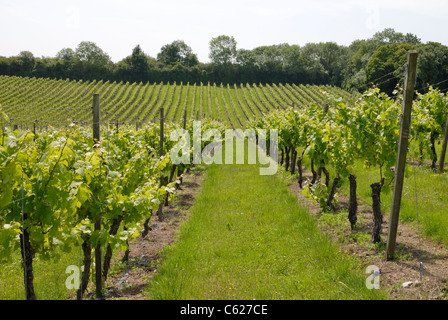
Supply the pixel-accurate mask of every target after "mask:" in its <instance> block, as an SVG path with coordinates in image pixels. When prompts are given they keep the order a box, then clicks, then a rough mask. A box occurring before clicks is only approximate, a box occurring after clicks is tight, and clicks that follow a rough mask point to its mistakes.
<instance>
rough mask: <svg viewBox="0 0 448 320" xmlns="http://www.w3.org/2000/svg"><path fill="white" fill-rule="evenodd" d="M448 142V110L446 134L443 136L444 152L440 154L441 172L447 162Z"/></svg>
mask: <svg viewBox="0 0 448 320" xmlns="http://www.w3.org/2000/svg"><path fill="white" fill-rule="evenodd" d="M447 144H448V111H447V117H446V124H445V135H444V136H443V144H442V153H441V154H440V162H439V173H442V172H443V164H444V162H445V154H446V146H447Z"/></svg>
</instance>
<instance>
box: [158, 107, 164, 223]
mask: <svg viewBox="0 0 448 320" xmlns="http://www.w3.org/2000/svg"><path fill="white" fill-rule="evenodd" d="M159 156H160V157H162V156H163V108H160V147H159ZM163 180H164V179H163V175H162V176H161V177H160V186H163V182H164V181H163ZM162 211H163V202H162V203H161V204H159V209H158V210H157V215H158V216H159V221H162V219H163V212H162Z"/></svg>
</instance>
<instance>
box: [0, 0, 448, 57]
mask: <svg viewBox="0 0 448 320" xmlns="http://www.w3.org/2000/svg"><path fill="white" fill-rule="evenodd" d="M385 28H393V29H395V31H397V32H402V33H412V34H415V35H417V36H418V37H419V38H421V40H422V42H424V43H426V42H429V41H435V42H440V43H442V44H444V45H447V46H448V32H447V30H448V1H446V0H425V1H422V0H396V1H395V0H313V1H302V0H270V1H267V0H225V1H224V0H221V1H215V0H161V1H159V0H157V1H156V0H146V1H145V0H108V1H106V0H89V1H87V0H78V1H66V0H39V1H30V0H0V30H1V32H0V56H6V57H9V56H15V55H18V54H19V53H20V52H21V51H25V50H26V51H31V52H32V53H33V54H34V56H35V57H42V56H48V57H54V56H56V54H57V53H58V51H59V50H61V49H63V48H72V49H73V50H75V49H76V47H77V45H78V44H79V43H80V42H81V41H92V42H94V43H96V44H97V45H98V46H99V47H100V48H101V49H102V50H103V51H104V52H106V53H107V54H108V55H109V56H110V57H111V59H112V61H113V62H118V61H120V60H121V59H123V58H125V57H126V56H129V55H130V54H131V53H132V49H133V48H134V47H135V46H137V45H140V47H141V48H142V50H143V51H144V52H145V53H146V54H148V55H150V56H151V57H156V56H157V54H158V53H159V52H160V49H161V48H162V47H163V46H164V45H166V44H169V43H171V42H173V41H175V40H183V41H184V42H185V43H186V44H187V45H189V46H190V47H191V48H192V50H193V52H194V53H195V54H196V55H197V56H198V59H199V61H200V62H204V63H206V62H209V58H208V55H209V42H210V40H211V39H213V38H214V37H217V36H219V35H228V36H233V37H234V38H235V40H236V42H237V49H248V50H251V49H253V48H256V47H258V46H263V45H274V44H281V43H288V44H290V45H293V44H295V45H299V46H303V45H305V44H306V43H310V42H314V43H318V42H327V41H333V42H336V43H338V44H340V45H346V46H348V45H350V43H352V42H353V41H354V40H358V39H368V38H370V37H372V35H373V34H375V33H376V32H379V31H382V30H384V29H385Z"/></svg>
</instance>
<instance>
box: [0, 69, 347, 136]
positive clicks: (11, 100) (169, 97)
mask: <svg viewBox="0 0 448 320" xmlns="http://www.w3.org/2000/svg"><path fill="white" fill-rule="evenodd" d="M324 92H328V93H330V94H332V95H334V96H338V97H343V98H344V99H345V100H347V101H352V100H353V99H354V98H355V96H354V95H352V94H350V93H348V92H347V91H344V90H343V89H340V88H337V87H333V86H314V85H299V86H297V85H294V84H293V85H289V84H246V85H240V86H238V85H233V86H231V85H222V84H215V83H213V84H211V83H207V84H203V83H199V84H197V83H194V84H191V83H175V82H174V83H169V82H168V83H149V82H148V83H129V82H127V83H123V82H118V83H117V82H112V83H111V82H108V81H105V82H103V81H70V80H52V79H47V78H45V79H44V78H28V77H10V76H0V105H2V106H3V109H4V111H5V112H6V114H7V115H8V116H9V117H10V118H11V119H12V122H14V123H11V124H12V125H14V124H17V125H19V126H23V127H24V128H26V127H32V125H33V122H35V121H37V125H38V126H39V125H51V126H53V127H61V126H64V125H66V124H68V123H69V121H76V122H84V123H86V124H87V123H91V122H92V111H91V106H92V95H93V94H94V93H99V94H100V104H101V121H110V122H115V123H116V122H117V121H118V122H119V123H120V124H123V123H126V124H139V125H142V124H144V123H147V122H151V121H154V120H156V119H157V117H158V115H159V113H158V112H159V110H160V108H164V111H165V115H166V121H169V122H179V121H181V119H182V118H183V116H184V114H185V112H186V114H187V120H191V119H205V118H207V119H213V120H217V121H220V122H221V123H223V124H224V125H225V126H227V127H229V128H230V127H233V128H241V127H244V126H245V124H246V122H247V121H249V120H253V119H256V118H259V117H261V116H263V114H266V113H269V112H270V111H272V110H278V109H280V110H281V109H285V108H287V107H288V106H289V107H290V106H298V107H300V106H305V105H309V104H321V105H323V104H324V103H325V93H324Z"/></svg>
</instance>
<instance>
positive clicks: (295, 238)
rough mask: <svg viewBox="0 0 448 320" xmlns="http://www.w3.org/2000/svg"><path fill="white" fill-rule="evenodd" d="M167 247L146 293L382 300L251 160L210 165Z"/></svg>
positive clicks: (281, 187)
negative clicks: (248, 162) (200, 188)
mask: <svg viewBox="0 0 448 320" xmlns="http://www.w3.org/2000/svg"><path fill="white" fill-rule="evenodd" d="M191 210H192V214H191V217H190V218H189V220H188V221H186V222H185V223H184V224H183V225H182V226H181V227H180V229H179V235H178V241H177V242H176V244H175V245H173V246H170V247H167V248H166V249H165V250H164V251H163V253H162V255H163V259H162V263H161V267H160V269H159V270H158V272H157V274H156V275H155V277H154V278H153V280H152V281H151V285H150V287H149V289H148V291H147V292H146V294H147V297H148V298H150V299H381V298H385V295H384V293H383V292H381V291H378V290H369V289H367V288H366V285H365V281H366V277H367V276H366V274H365V273H364V272H365V270H362V269H361V268H360V266H359V264H358V263H357V262H356V261H355V260H351V259H349V258H348V257H343V256H342V255H341V254H340V253H338V250H337V247H336V245H333V244H332V243H331V241H330V240H329V239H328V238H327V237H326V236H325V235H323V234H322V233H321V232H320V231H319V230H318V228H317V226H316V223H315V221H314V219H313V218H312V217H311V216H310V215H309V214H308V212H307V211H306V210H305V209H303V208H301V207H300V206H299V204H298V202H297V198H296V197H294V196H293V195H291V194H290V193H289V191H288V190H287V188H286V186H285V184H284V182H282V180H281V179H280V178H279V177H278V176H276V175H274V176H261V175H259V167H258V166H257V165H212V166H209V167H208V168H207V170H206V173H205V177H204V181H203V184H202V190H201V192H200V194H199V195H198V197H197V198H196V202H195V205H194V206H193V207H192V208H191Z"/></svg>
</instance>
